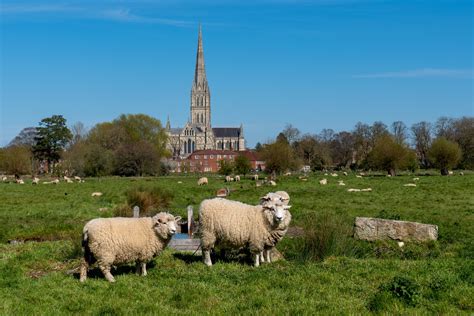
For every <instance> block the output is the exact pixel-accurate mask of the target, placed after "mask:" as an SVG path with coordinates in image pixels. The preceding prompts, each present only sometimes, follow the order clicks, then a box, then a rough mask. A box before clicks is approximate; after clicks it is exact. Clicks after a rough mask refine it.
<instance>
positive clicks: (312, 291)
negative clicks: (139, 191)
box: [0, 173, 474, 315]
mask: <svg viewBox="0 0 474 316" xmlns="http://www.w3.org/2000/svg"><path fill="white" fill-rule="evenodd" d="M415 176H416V177H419V178H420V180H419V181H416V182H414V181H413V177H415ZM208 177H209V185H208V186H203V187H198V186H197V184H196V182H197V179H198V178H199V177H198V176H166V177H156V178H90V179H89V178H88V179H86V181H85V183H73V184H68V183H65V182H61V183H60V184H58V185H52V184H51V185H43V184H39V185H31V182H29V181H27V182H26V184H24V185H18V184H13V183H11V184H5V183H0V298H1V299H0V314H2V315H25V314H29V315H31V314H68V313H75V314H76V313H77V314H107V315H126V314H142V313H143V314H165V313H166V314H184V313H186V314H263V315H274V314H294V315H300V314H303V315H304V314H306V315H310V314H311V315H312V314H349V313H352V314H367V313H381V314H433V313H436V314H463V313H464V314H473V313H474V174H472V173H466V175H465V176H460V175H457V174H455V175H453V176H448V177H442V176H438V175H436V174H435V173H430V174H429V175H425V174H423V175H413V174H412V175H408V174H404V175H401V176H397V177H391V178H389V177H385V176H382V175H377V174H373V175H368V176H365V177H364V178H356V177H355V175H354V174H349V175H348V176H342V175H340V176H339V177H338V178H333V177H331V176H324V175H322V174H320V173H318V174H311V175H309V176H308V180H307V181H302V180H300V179H299V178H298V177H297V176H289V177H283V176H282V177H279V178H278V180H277V186H276V187H271V186H261V187H256V186H255V182H254V181H252V180H250V179H243V180H242V181H241V182H234V183H224V180H223V178H220V177H217V176H213V175H211V176H208ZM323 178H327V179H328V181H329V183H328V185H325V186H324V185H320V184H319V180H321V179H323ZM337 180H344V182H345V184H346V185H345V186H339V185H338V184H337ZM407 183H416V184H417V186H416V187H405V186H403V185H404V184H407ZM138 186H145V187H146V186H150V187H161V188H163V189H165V190H168V191H169V192H171V193H172V195H173V199H172V201H171V205H170V207H169V210H170V212H171V213H173V214H175V215H181V216H184V215H185V214H186V206H188V205H193V206H194V209H195V210H196V212H195V214H197V209H198V206H199V203H200V202H201V201H202V200H203V199H206V198H210V197H213V196H214V195H215V192H216V190H217V189H219V188H224V187H229V188H230V189H231V194H230V196H229V198H230V199H234V200H239V201H243V202H246V203H252V204H256V203H258V201H259V197H260V196H262V195H264V194H265V193H267V192H269V191H276V190H285V191H287V192H288V193H289V194H290V196H291V201H290V204H291V205H292V208H291V213H292V217H293V220H292V226H295V227H297V229H296V230H298V231H299V232H300V233H298V234H292V235H290V236H287V237H285V238H284V239H283V241H282V242H281V243H280V244H279V245H278V250H279V251H280V252H281V253H282V254H283V256H284V258H285V259H284V260H280V261H277V262H274V263H271V264H264V265H262V266H261V267H259V268H254V267H253V266H251V265H250V264H249V263H248V262H246V261H245V260H240V259H239V260H230V259H228V258H217V260H216V262H215V265H214V266H213V267H212V268H208V267H206V266H204V264H202V262H201V260H200V256H193V255H192V254H191V253H189V254H186V253H178V252H174V251H172V250H171V249H167V250H166V251H165V252H164V253H163V254H161V255H159V256H158V257H156V258H155V259H154V260H153V262H151V263H150V264H149V265H148V267H149V268H148V276H147V277H140V276H137V275H136V274H135V273H134V268H133V267H132V266H127V265H125V266H119V267H116V269H115V270H114V271H112V273H113V274H114V275H115V277H116V281H117V282H116V283H114V284H109V283H108V282H107V281H106V280H105V279H104V278H103V277H102V275H101V273H100V272H99V271H98V269H92V270H91V271H90V273H89V278H88V280H87V281H86V282H85V283H83V284H81V283H80V282H79V280H78V275H77V272H76V269H77V267H78V266H79V262H80V257H81V248H80V239H81V231H82V227H83V226H84V224H85V223H86V222H87V221H88V220H90V219H92V218H96V217H110V216H113V215H114V209H116V208H117V207H119V206H120V205H121V204H123V203H125V201H126V195H125V192H126V191H127V190H130V189H132V188H134V187H138ZM349 188H360V189H362V188H372V192H347V189H349ZM92 192H102V193H103V195H102V196H101V197H92V196H91V193H92ZM356 216H369V217H380V218H387V219H400V220H407V221H416V222H422V223H428V224H435V225H438V227H439V239H438V241H436V242H430V243H424V244H417V243H406V245H405V246H404V247H402V248H400V247H399V246H398V245H397V243H396V242H395V241H383V242H382V241H380V242H365V241H355V240H353V238H352V237H351V232H352V225H353V222H354V218H355V217H356ZM12 240H16V241H24V240H26V242H19V243H15V242H13V243H9V241H12Z"/></svg>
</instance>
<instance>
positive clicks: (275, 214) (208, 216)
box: [199, 198, 291, 267]
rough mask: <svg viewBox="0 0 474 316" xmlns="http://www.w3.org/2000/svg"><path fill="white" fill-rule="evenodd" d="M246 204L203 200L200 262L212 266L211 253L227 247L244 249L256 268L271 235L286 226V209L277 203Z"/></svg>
mask: <svg viewBox="0 0 474 316" xmlns="http://www.w3.org/2000/svg"><path fill="white" fill-rule="evenodd" d="M262 204H263V205H249V204H244V203H241V202H237V201H230V200H226V199H220V198H214V199H209V200H204V201H202V203H201V206H200V209H199V224H200V228H199V229H200V235H201V247H202V253H203V261H204V263H205V264H206V265H207V266H212V261H211V250H212V249H213V248H214V246H215V245H216V244H218V245H223V246H224V247H230V248H237V249H238V248H244V247H248V248H249V250H250V253H251V254H252V255H253V259H254V265H255V266H256V267H258V266H259V265H260V253H261V252H262V251H263V250H264V247H266V246H270V245H272V242H273V240H274V239H275V237H274V236H273V235H272V232H273V231H274V230H275V229H279V227H280V225H282V224H284V225H287V224H286V223H289V222H290V220H291V214H290V212H289V211H288V209H289V208H290V206H288V205H283V204H282V203H281V202H268V203H262Z"/></svg>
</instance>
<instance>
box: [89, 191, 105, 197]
mask: <svg viewBox="0 0 474 316" xmlns="http://www.w3.org/2000/svg"><path fill="white" fill-rule="evenodd" d="M102 194H103V193H102V192H92V194H91V196H102Z"/></svg>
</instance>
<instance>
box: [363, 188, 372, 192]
mask: <svg viewBox="0 0 474 316" xmlns="http://www.w3.org/2000/svg"><path fill="white" fill-rule="evenodd" d="M360 191H361V192H372V188H367V189H361V190H360Z"/></svg>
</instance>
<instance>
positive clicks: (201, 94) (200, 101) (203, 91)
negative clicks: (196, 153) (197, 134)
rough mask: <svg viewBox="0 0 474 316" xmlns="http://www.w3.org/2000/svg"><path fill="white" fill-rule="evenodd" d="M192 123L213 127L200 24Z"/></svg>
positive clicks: (192, 98)
mask: <svg viewBox="0 0 474 316" xmlns="http://www.w3.org/2000/svg"><path fill="white" fill-rule="evenodd" d="M190 114H191V115H190V119H191V123H192V124H196V125H200V126H202V127H207V128H211V93H210V91H209V86H208V84H207V79H206V67H205V65H204V49H203V47H202V29H201V25H200V24H199V33H198V47H197V54H196V69H195V70H194V80H193V85H192V88H191V113H190Z"/></svg>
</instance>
